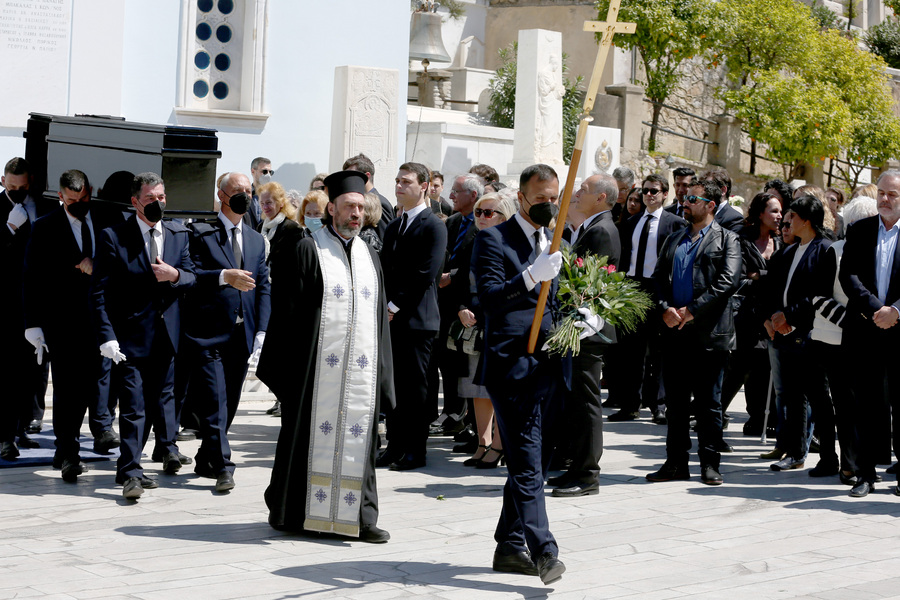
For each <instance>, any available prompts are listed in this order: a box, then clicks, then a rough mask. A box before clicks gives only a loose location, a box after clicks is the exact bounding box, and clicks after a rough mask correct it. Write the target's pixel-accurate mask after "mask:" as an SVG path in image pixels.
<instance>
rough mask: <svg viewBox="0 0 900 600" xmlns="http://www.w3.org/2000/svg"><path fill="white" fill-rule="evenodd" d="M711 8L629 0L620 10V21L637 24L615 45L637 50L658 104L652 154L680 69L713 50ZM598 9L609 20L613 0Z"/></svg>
mask: <svg viewBox="0 0 900 600" xmlns="http://www.w3.org/2000/svg"><path fill="white" fill-rule="evenodd" d="M711 7H712V1H711V0H628V1H627V2H623V3H622V7H621V9H620V10H619V15H618V20H619V21H624V22H629V23H636V24H637V31H636V32H635V33H634V34H633V35H621V36H617V37H616V38H615V44H616V45H617V46H619V47H622V48H625V49H626V50H627V49H631V48H634V49H636V50H637V52H638V55H639V56H640V57H641V63H642V64H643V66H644V73H645V75H646V80H645V81H641V82H640V84H641V85H642V86H643V88H644V94H645V95H646V96H647V98H648V99H650V100H651V101H652V102H653V103H654V104H653V118H652V120H651V126H650V140H649V144H648V148H649V149H650V150H651V151H652V150H654V149H655V148H656V134H657V129H658V125H659V115H660V112H661V110H662V104H664V103H665V101H666V99H668V97H669V94H670V93H672V91H673V90H674V89H675V84H676V83H677V82H678V79H679V77H680V76H681V74H680V73H679V70H678V67H679V66H680V65H681V63H682V62H684V61H685V60H686V59H688V58H691V57H693V56H695V55H699V54H700V53H702V52H703V51H705V50H706V49H707V48H708V47H709V41H710V39H709V32H710V28H711V20H710V16H711ZM597 10H598V12H599V17H598V18H599V19H600V20H601V21H603V20H605V19H606V14H607V12H608V11H609V0H598V2H597ZM597 39H598V41H599V39H600V34H597Z"/></svg>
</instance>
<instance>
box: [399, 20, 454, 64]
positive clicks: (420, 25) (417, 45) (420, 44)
mask: <svg viewBox="0 0 900 600" xmlns="http://www.w3.org/2000/svg"><path fill="white" fill-rule="evenodd" d="M441 20H442V19H441V15H439V14H438V13H434V12H414V13H413V14H412V23H411V24H410V27H409V57H410V58H411V59H414V60H428V61H434V62H450V55H449V54H447V49H446V48H444V40H443V38H442V37H441Z"/></svg>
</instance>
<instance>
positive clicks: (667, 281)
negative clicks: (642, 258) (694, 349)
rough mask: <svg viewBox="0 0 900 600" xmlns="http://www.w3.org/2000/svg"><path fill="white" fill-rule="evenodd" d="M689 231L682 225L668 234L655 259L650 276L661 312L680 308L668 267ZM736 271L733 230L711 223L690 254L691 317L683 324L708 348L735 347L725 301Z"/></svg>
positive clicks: (737, 247) (737, 275)
mask: <svg viewBox="0 0 900 600" xmlns="http://www.w3.org/2000/svg"><path fill="white" fill-rule="evenodd" d="M690 232H691V230H690V229H682V230H681V231H679V232H678V233H676V234H674V235H672V236H671V237H669V239H667V240H666V243H665V246H663V250H662V252H661V253H660V256H659V261H658V262H657V263H656V270H655V271H654V273H653V279H654V280H655V282H656V295H657V298H658V302H659V307H660V309H661V312H665V311H666V310H667V309H668V308H669V307H672V308H681V307H680V306H675V305H674V302H673V299H672V267H673V264H674V260H675V250H676V248H678V245H679V244H680V243H681V241H682V240H683V239H684V237H685V236H687V235H690ZM740 274H741V247H740V242H738V237H737V234H735V233H734V232H733V231H728V230H727V229H723V228H722V227H721V226H720V225H719V224H718V223H716V222H713V223H711V224H710V229H709V231H707V233H706V235H705V236H704V238H703V241H701V242H700V246H699V247H698V248H697V254H696V256H695V258H694V266H693V271H692V275H693V291H694V293H693V298H694V299H693V300H692V301H691V302H690V303H689V304H688V305H687V308H688V310H689V311H690V312H691V314H692V315H693V316H694V319H693V321H690V322H688V324H687V325H685V328H684V329H686V330H688V333H690V334H692V335H694V336H696V339H697V340H698V341H699V342H700V343H701V344H702V345H703V347H704V348H706V349H708V350H733V349H734V347H735V335H734V320H733V319H734V315H733V314H732V311H731V310H728V302H729V298H731V296H732V294H734V292H735V290H736V289H737V287H738V283H739V280H740ZM665 330H666V328H664V329H663V331H665Z"/></svg>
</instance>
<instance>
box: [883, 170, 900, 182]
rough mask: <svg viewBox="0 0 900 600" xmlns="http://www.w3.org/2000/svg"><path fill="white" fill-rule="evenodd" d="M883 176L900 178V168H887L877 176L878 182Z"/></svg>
mask: <svg viewBox="0 0 900 600" xmlns="http://www.w3.org/2000/svg"><path fill="white" fill-rule="evenodd" d="M885 177H896V178H897V179H900V170H897V169H888V170H887V171H885V172H884V173H882V174H881V175H879V176H878V183H881V180H882V179H884V178H885Z"/></svg>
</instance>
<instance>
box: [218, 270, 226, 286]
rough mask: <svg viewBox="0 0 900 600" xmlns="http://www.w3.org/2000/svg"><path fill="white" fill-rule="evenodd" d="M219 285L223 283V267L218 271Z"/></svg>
mask: <svg viewBox="0 0 900 600" xmlns="http://www.w3.org/2000/svg"><path fill="white" fill-rule="evenodd" d="M219 285H225V269H222V270H221V271H219Z"/></svg>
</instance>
